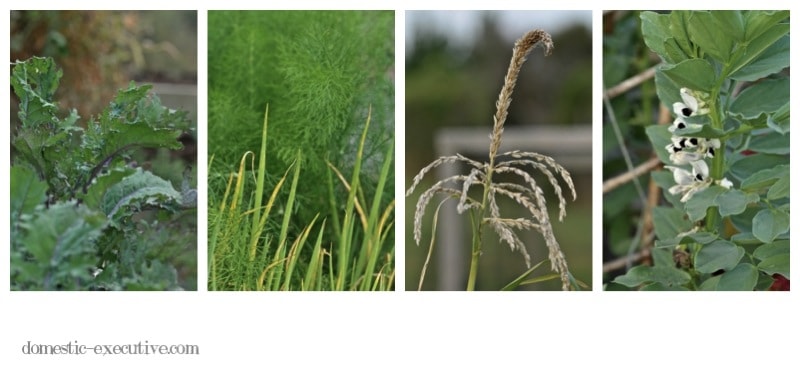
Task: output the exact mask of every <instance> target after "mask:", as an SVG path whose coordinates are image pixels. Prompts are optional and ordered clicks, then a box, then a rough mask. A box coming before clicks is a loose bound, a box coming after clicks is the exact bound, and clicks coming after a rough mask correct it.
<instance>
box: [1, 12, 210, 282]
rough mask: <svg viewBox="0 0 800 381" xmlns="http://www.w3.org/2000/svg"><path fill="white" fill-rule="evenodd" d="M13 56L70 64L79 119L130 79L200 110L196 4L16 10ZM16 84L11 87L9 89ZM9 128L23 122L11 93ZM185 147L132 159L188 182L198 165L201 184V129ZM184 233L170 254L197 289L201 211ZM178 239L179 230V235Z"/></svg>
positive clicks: (177, 182) (170, 103)
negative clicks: (187, 6)
mask: <svg viewBox="0 0 800 381" xmlns="http://www.w3.org/2000/svg"><path fill="white" fill-rule="evenodd" d="M10 27H11V61H12V62H16V61H17V60H20V61H21V60H25V59H27V58H30V57H33V56H39V57H52V58H53V59H54V60H55V62H56V64H57V66H58V67H59V68H61V70H62V71H63V77H62V78H61V82H60V85H59V88H58V91H57V92H56V95H55V99H57V100H58V102H59V106H60V107H61V109H64V110H67V109H72V108H74V109H76V110H78V113H79V115H80V116H81V118H82V119H81V120H78V122H77V123H78V125H81V126H85V125H86V121H87V120H89V118H90V117H92V116H94V115H98V114H100V113H101V112H102V110H103V108H104V107H106V106H107V105H108V103H109V102H110V101H111V100H112V99H113V97H114V96H115V95H116V93H117V90H119V89H121V88H127V86H128V83H129V82H130V81H135V82H136V83H137V84H144V83H148V84H153V85H154V86H153V90H152V91H153V92H154V93H156V94H157V95H158V96H159V97H160V98H161V101H162V103H163V104H164V105H165V106H167V107H170V108H175V109H177V108H180V109H184V110H186V111H188V112H189V115H190V117H191V118H192V119H193V120H194V123H196V115H197V95H196V86H197V12H196V11H11V25H10ZM9 91H11V90H9ZM10 98H11V114H10V117H11V126H12V128H11V129H10V133H12V134H13V133H14V127H13V126H16V125H18V117H17V110H18V100H17V98H16V96H13V95H12V96H11V97H10ZM181 142H182V143H183V144H184V149H183V150H180V151H170V150H166V149H160V150H156V149H147V150H140V151H139V152H136V153H135V154H133V155H132V156H131V158H130V160H131V161H135V162H137V163H138V164H137V165H141V166H142V167H144V168H146V169H149V170H151V171H152V172H153V173H155V174H156V175H158V176H161V177H162V178H165V179H168V180H170V181H171V182H172V184H173V186H174V187H175V188H176V189H181V185H182V182H183V179H184V175H183V173H184V170H185V169H186V168H187V167H188V168H191V169H192V171H191V175H189V176H190V177H191V179H190V181H191V186H192V187H193V188H195V187H196V177H197V175H196V168H195V167H196V165H195V163H196V161H197V158H196V152H197V148H196V147H197V144H196V134H195V133H193V134H187V135H185V136H182V137H181ZM175 224H178V225H180V226H179V227H178V229H179V230H180V231H181V232H183V233H184V234H180V235H175V237H181V238H180V239H181V241H180V242H175V243H174V247H175V248H181V249H180V250H179V251H180V252H177V253H174V254H172V255H170V256H169V257H170V258H169V261H170V262H171V263H172V265H173V266H175V268H176V269H177V270H178V279H179V281H180V285H181V287H182V288H183V289H185V290H196V289H197V240H196V238H195V237H197V216H196V214H195V213H186V214H185V215H184V217H183V218H182V219H181V221H176V222H175ZM173 238H174V237H173Z"/></svg>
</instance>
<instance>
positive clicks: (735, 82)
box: [614, 11, 790, 290]
mask: <svg viewBox="0 0 800 381" xmlns="http://www.w3.org/2000/svg"><path fill="white" fill-rule="evenodd" d="M788 18H789V12H788V11H710V12H708V11H673V12H671V13H668V14H658V13H654V12H644V13H642V14H641V19H642V35H643V37H644V41H645V43H646V44H647V46H648V47H649V48H650V49H651V50H652V51H653V52H655V53H656V54H658V55H659V56H660V57H661V59H662V61H663V63H662V64H661V65H660V66H659V67H658V68H657V69H656V72H655V83H656V92H657V94H658V97H659V98H660V99H661V102H662V103H663V104H664V105H665V106H667V108H668V109H669V110H670V111H671V112H672V116H673V118H672V120H673V122H672V123H671V125H655V126H650V127H648V128H647V135H648V137H649V138H650V141H651V143H652V145H653V147H654V149H655V152H656V154H657V155H658V157H659V159H660V160H661V161H662V162H663V163H665V164H667V165H666V166H665V168H666V170H665V171H658V172H654V173H653V174H652V178H653V180H654V181H655V183H656V184H658V185H659V186H660V187H661V188H663V189H664V190H665V192H664V196H665V198H666V199H667V201H668V202H669V204H670V205H669V206H659V207H656V208H655V209H654V210H653V220H654V228H655V235H656V238H657V241H656V242H655V247H654V248H653V251H652V258H653V266H648V265H641V266H636V267H633V268H631V269H630V270H629V271H628V273H627V274H625V275H623V276H620V277H617V278H616V279H615V280H614V283H616V284H617V285H624V286H627V287H634V288H640V289H645V290H664V289H668V290H766V289H770V288H772V289H788V280H789V246H790V245H789V206H790V203H789V195H790V194H789V174H790V171H789V125H790V123H789V77H788V75H787V74H786V73H785V72H784V69H786V68H788V67H789V23H788ZM781 284H784V285H785V287H784V286H782V285H781Z"/></svg>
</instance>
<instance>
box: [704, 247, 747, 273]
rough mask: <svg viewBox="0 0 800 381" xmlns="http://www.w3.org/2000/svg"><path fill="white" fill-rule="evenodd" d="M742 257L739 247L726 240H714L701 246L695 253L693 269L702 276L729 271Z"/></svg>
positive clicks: (741, 249)
mask: <svg viewBox="0 0 800 381" xmlns="http://www.w3.org/2000/svg"><path fill="white" fill-rule="evenodd" d="M743 256H744V249H743V248H742V247H741V246H737V245H736V244H733V243H731V242H730V241H726V240H716V241H714V242H712V243H710V244H708V245H705V246H703V248H701V249H700V251H698V252H697V256H696V258H695V269H697V271H699V272H701V273H704V274H711V273H714V272H716V271H719V270H731V269H733V268H734V267H736V265H737V264H738V263H739V261H740V260H741V259H742V257H743Z"/></svg>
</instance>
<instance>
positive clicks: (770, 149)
mask: <svg viewBox="0 0 800 381" xmlns="http://www.w3.org/2000/svg"><path fill="white" fill-rule="evenodd" d="M770 132H771V133H767V134H759V135H754V136H753V137H752V138H751V140H750V144H748V145H747V148H748V149H749V150H751V151H755V152H761V153H769V154H775V155H788V154H789V140H790V139H789V134H788V133H786V134H785V135H783V134H779V133H776V132H773V131H771V130H770Z"/></svg>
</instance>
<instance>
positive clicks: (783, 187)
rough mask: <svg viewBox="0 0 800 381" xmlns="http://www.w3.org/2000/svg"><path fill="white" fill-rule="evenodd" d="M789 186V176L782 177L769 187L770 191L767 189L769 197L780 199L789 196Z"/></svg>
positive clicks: (769, 198)
mask: <svg viewBox="0 0 800 381" xmlns="http://www.w3.org/2000/svg"><path fill="white" fill-rule="evenodd" d="M789 187H790V180H789V176H786V177H781V178H780V179H778V181H776V182H775V184H773V185H772V186H771V187H770V188H769V191H767V199H768V200H778V199H781V198H784V197H789Z"/></svg>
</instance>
